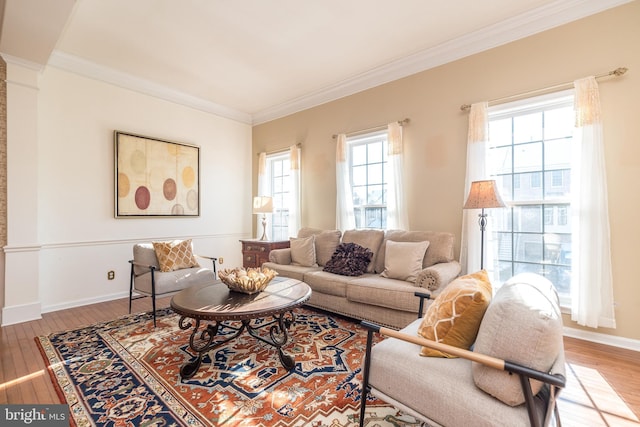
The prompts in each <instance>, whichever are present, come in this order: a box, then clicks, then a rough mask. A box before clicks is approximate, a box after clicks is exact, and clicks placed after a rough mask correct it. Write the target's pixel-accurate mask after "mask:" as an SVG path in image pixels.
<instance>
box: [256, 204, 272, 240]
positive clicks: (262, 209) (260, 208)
mask: <svg viewBox="0 0 640 427" xmlns="http://www.w3.org/2000/svg"><path fill="white" fill-rule="evenodd" d="M271 212H273V198H272V197H269V196H256V197H254V198H253V213H254V214H262V237H261V238H260V240H268V239H267V214H268V213H271Z"/></svg>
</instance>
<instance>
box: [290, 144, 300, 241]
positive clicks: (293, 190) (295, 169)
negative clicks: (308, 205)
mask: <svg viewBox="0 0 640 427" xmlns="http://www.w3.org/2000/svg"><path fill="white" fill-rule="evenodd" d="M300 151H301V150H300V147H299V146H298V145H292V146H291V147H289V164H290V170H289V179H290V187H289V236H297V235H298V230H300V228H301V222H302V221H301V219H300V154H301V153H300Z"/></svg>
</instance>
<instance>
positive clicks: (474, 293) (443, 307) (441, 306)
mask: <svg viewBox="0 0 640 427" xmlns="http://www.w3.org/2000/svg"><path fill="white" fill-rule="evenodd" d="M490 301H491V282H490V281H489V276H488V275H487V272H486V271H485V270H481V271H479V272H477V273H474V274H468V275H466V276H461V277H459V278H457V279H455V280H454V281H453V282H451V283H449V285H448V286H447V287H446V288H445V289H444V290H443V291H442V292H441V293H440V294H439V295H438V296H437V297H436V299H435V300H434V301H433V303H432V304H431V305H430V306H429V308H428V309H427V313H426V314H425V316H424V319H423V321H422V324H421V325H420V329H418V333H419V334H420V335H421V336H423V337H424V338H426V339H429V340H433V341H436V342H440V343H443V344H449V345H452V346H455V347H459V348H464V349H468V348H469V347H471V345H472V344H473V342H474V341H475V339H476V335H477V334H478V328H479V327H480V322H481V321H482V316H484V313H485V310H486V309H487V306H488V305H489V302H490ZM420 354H421V355H422V356H432V357H453V356H451V355H449V354H446V353H442V352H441V351H438V350H434V349H431V348H428V347H423V348H422V351H421V352H420Z"/></svg>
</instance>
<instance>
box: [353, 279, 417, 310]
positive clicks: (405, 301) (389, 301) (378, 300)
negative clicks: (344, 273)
mask: <svg viewBox="0 0 640 427" xmlns="http://www.w3.org/2000/svg"><path fill="white" fill-rule="evenodd" d="M415 292H416V288H415V286H414V285H412V284H411V283H409V282H406V281H404V280H396V279H387V278H385V277H381V276H380V275H378V274H373V273H371V274H365V275H364V276H360V277H356V278H354V279H352V280H351V281H349V282H348V284H347V299H348V300H349V302H357V303H362V304H367V305H375V306H379V307H385V308H390V309H393V310H400V311H408V312H412V313H416V315H415V316H416V317H417V313H418V307H419V304H420V298H418V297H416V296H415Z"/></svg>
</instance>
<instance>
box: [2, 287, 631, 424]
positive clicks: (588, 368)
mask: <svg viewBox="0 0 640 427" xmlns="http://www.w3.org/2000/svg"><path fill="white" fill-rule="evenodd" d="M169 299H170V298H169V297H166V298H162V299H159V300H158V303H159V304H158V306H159V307H165V306H168V304H169ZM149 309H150V300H149V299H148V298H143V299H140V300H135V301H134V302H133V312H140V311H145V310H149ZM127 313H128V300H127V299H120V300H115V301H110V302H105V303H100V304H93V305H88V306H83V307H78V308H73V309H68V310H61V311H57V312H53V313H46V314H43V316H42V319H40V320H35V321H31V322H25V323H20V324H17V325H11V326H6V327H3V328H1V334H0V404H5V403H26V404H46V403H59V402H60V400H59V398H58V395H57V394H56V391H55V389H54V388H53V385H52V383H51V380H50V379H49V374H48V373H47V371H46V368H45V364H44V360H43V358H42V356H41V355H40V354H39V350H38V348H37V346H36V344H35V341H34V337H36V336H39V335H46V334H49V333H51V332H58V331H63V330H68V329H74V328H77V327H80V326H85V325H90V324H92V323H96V322H101V321H105V320H109V319H113V318H115V317H118V316H122V315H125V314H127ZM565 353H566V359H567V377H568V378H567V387H566V389H565V390H563V392H562V393H561V394H560V399H559V403H558V405H559V408H560V415H561V419H562V425H563V426H565V427H567V426H580V427H582V426H590V427H591V426H594V427H595V426H616V427H617V426H622V427H625V426H634V427H640V421H639V419H640V353H639V352H635V351H631V350H623V349H619V348H616V347H609V346H605V345H601V344H595V343H591V342H587V341H582V340H578V339H574V338H565Z"/></svg>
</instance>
